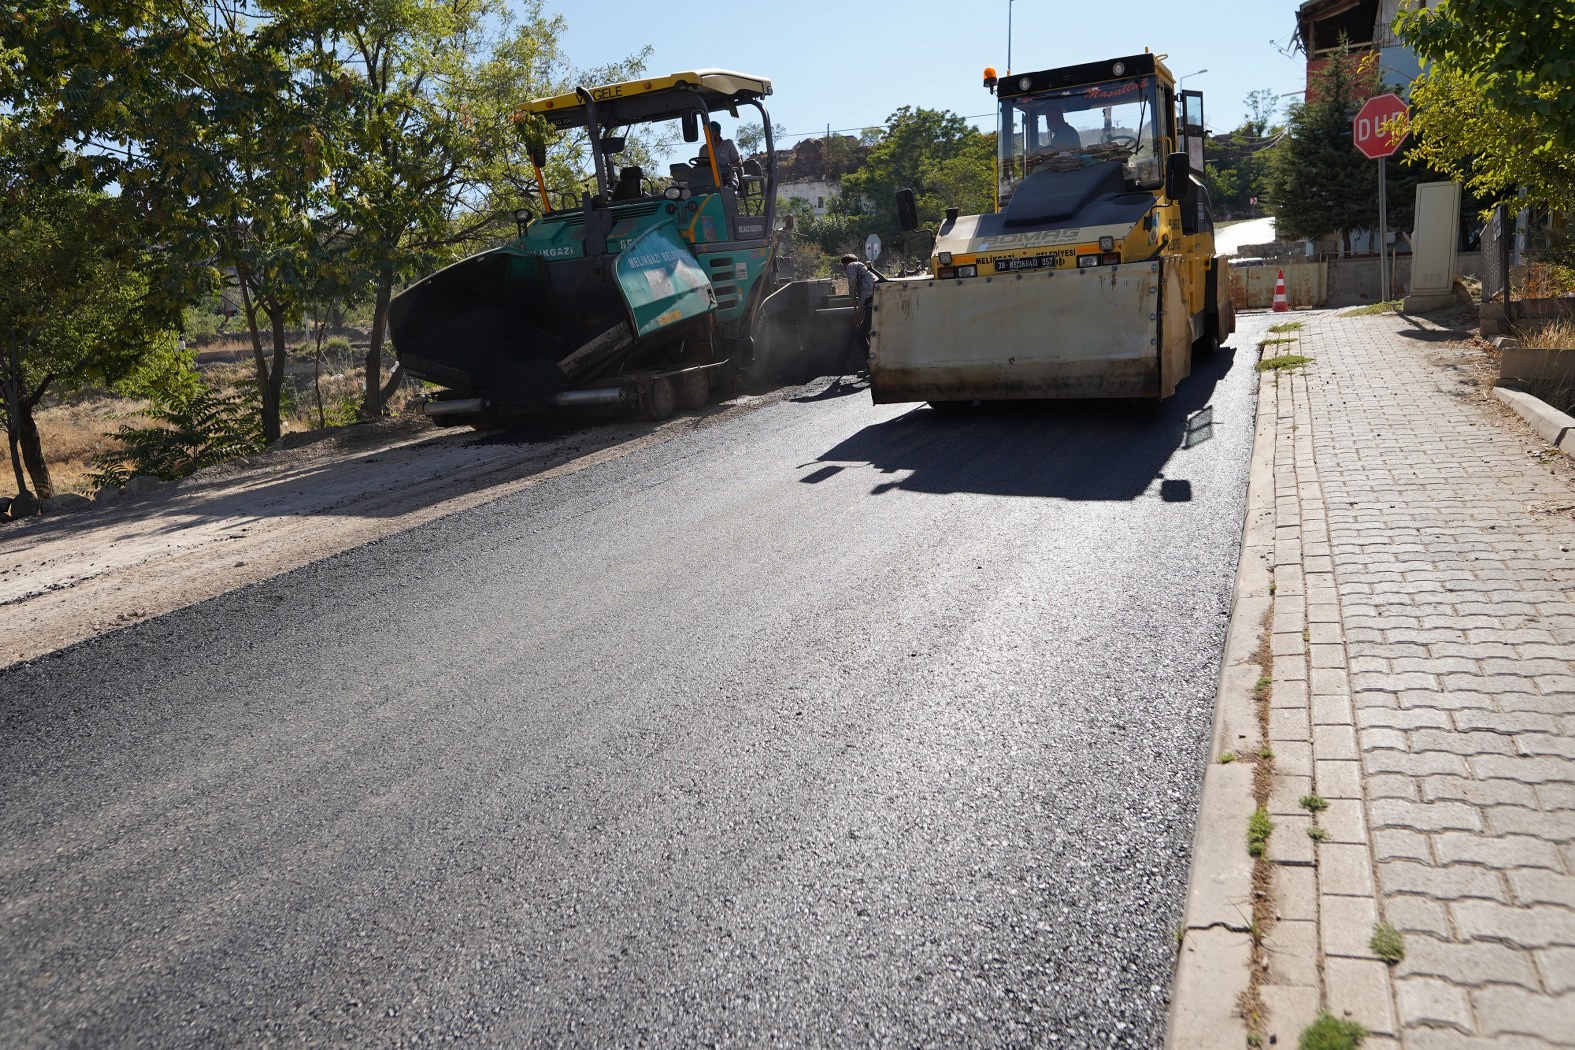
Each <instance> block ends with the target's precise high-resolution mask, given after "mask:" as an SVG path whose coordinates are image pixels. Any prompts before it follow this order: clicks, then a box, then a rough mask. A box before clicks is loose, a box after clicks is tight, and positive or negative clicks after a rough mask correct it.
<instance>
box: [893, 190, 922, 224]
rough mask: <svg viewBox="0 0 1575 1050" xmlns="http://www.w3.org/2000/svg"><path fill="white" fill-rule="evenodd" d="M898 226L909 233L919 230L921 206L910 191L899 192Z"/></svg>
mask: <svg viewBox="0 0 1575 1050" xmlns="http://www.w3.org/2000/svg"><path fill="white" fill-rule="evenodd" d="M897 225H898V226H900V227H902V229H903V231H904V232H907V233H912V232H913V231H914V230H917V229H918V228H919V205H918V203H917V202H916V201H914V199H913V191H912V190H910V189H900V190H898V191H897Z"/></svg>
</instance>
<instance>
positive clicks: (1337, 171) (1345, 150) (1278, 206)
mask: <svg viewBox="0 0 1575 1050" xmlns="http://www.w3.org/2000/svg"><path fill="white" fill-rule="evenodd" d="M1374 57H1376V56H1370V55H1364V56H1352V55H1349V54H1347V53H1345V52H1344V51H1343V50H1342V52H1341V53H1340V54H1337V55H1336V56H1334V57H1333V58H1332V59H1331V60H1330V61H1329V64H1328V65H1326V66H1325V67H1324V68H1323V69H1321V70H1319V71H1317V72H1316V73H1314V74H1313V75H1312V77H1311V78H1310V80H1309V82H1308V85H1307V88H1308V90H1307V101H1306V102H1303V103H1298V104H1295V105H1292V106H1291V110H1290V117H1289V120H1288V127H1287V131H1286V135H1285V138H1284V139H1282V140H1281V141H1280V143H1279V144H1278V145H1277V146H1275V147H1274V150H1273V158H1272V160H1271V162H1270V168H1269V172H1268V179H1267V187H1266V188H1267V191H1268V199H1269V202H1270V205H1271V206H1272V208H1273V210H1274V218H1275V229H1276V232H1277V233H1278V234H1279V235H1280V236H1281V237H1282V238H1291V237H1307V238H1317V237H1326V236H1329V235H1331V234H1335V233H1342V234H1343V235H1344V248H1345V251H1347V252H1349V251H1350V249H1351V243H1350V239H1351V238H1350V232H1351V231H1352V230H1354V229H1374V228H1376V227H1377V225H1378V170H1377V168H1376V167H1375V166H1374V163H1373V162H1372V161H1370V160H1368V159H1367V158H1366V157H1364V156H1362V155H1361V154H1360V153H1358V152H1357V150H1356V147H1355V146H1353V145H1352V143H1351V120H1352V118H1353V117H1355V115H1356V111H1357V110H1358V109H1360V108H1361V106H1362V103H1363V102H1365V101H1366V100H1367V99H1368V98H1370V97H1371V96H1373V95H1375V94H1378V93H1379V88H1380V83H1381V82H1380V81H1379V79H1378V77H1379V74H1378V68H1377V63H1376V62H1374V61H1371V59H1373V58H1374Z"/></svg>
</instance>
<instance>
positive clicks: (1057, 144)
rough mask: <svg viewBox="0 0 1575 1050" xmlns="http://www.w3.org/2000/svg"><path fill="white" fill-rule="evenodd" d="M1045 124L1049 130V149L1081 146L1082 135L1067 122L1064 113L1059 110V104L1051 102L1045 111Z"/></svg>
mask: <svg viewBox="0 0 1575 1050" xmlns="http://www.w3.org/2000/svg"><path fill="white" fill-rule="evenodd" d="M1045 124H1046V127H1047V130H1048V131H1049V132H1050V148H1051V149H1053V150H1060V149H1082V148H1083V139H1082V136H1080V135H1078V133H1077V129H1076V128H1074V127H1073V126H1072V125H1071V124H1069V123H1067V119H1066V114H1065V113H1062V112H1061V107H1060V106H1059V105H1057V104H1053V103H1052V104H1051V106H1050V108H1049V109H1048V110H1046V111H1045Z"/></svg>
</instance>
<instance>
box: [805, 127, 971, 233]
mask: <svg viewBox="0 0 1575 1050" xmlns="http://www.w3.org/2000/svg"><path fill="white" fill-rule="evenodd" d="M836 141H839V142H840V141H841V140H836ZM994 187H995V136H994V135H992V134H989V133H986V132H980V131H976V130H975V129H974V128H973V127H972V125H970V124H969V123H968V122H967V121H966V120H964V119H963V118H962V117H960V116H958V115H957V114H955V113H952V112H950V111H948V110H934V109H915V108H913V107H910V106H903V107H902V108H901V109H899V110H897V111H896V112H895V113H893V114H892V115H891V116H890V117H889V118H887V126H886V131H885V134H884V135H882V136H881V137H880V139H879V141H877V142H876V143H875V144H874V145H873V146H871V147H870V151H869V156H868V158H867V159H866V161H865V163H864V166H863V167H862V168H860V169H859V170H858V171H855V172H852V173H851V174H848V175H845V176H844V177H843V179H842V195H841V196H840V197H839V198H838V199H837V202H836V209H837V210H838V211H840V212H841V213H843V214H848V215H857V216H860V217H861V218H863V219H864V220H865V223H864V225H865V227H866V228H867V232H873V233H877V234H879V235H880V236H881V239H882V240H893V241H894V240H895V239H897V238H899V237H900V236H901V232H902V231H901V230H900V228H899V227H898V225H897V212H896V205H895V204H894V203H893V201H894V198H895V195H896V192H897V190H899V189H904V188H907V189H912V190H913V191H914V195H915V198H916V200H917V203H918V206H919V221H920V223H921V225H925V224H928V225H932V226H934V225H938V224H939V223H940V221H941V218H942V216H943V214H944V212H945V210H946V208H947V207H957V208H959V209H961V210H962V211H963V212H966V213H978V212H983V211H990V210H993V208H994V204H995V196H994V195H995V188H994Z"/></svg>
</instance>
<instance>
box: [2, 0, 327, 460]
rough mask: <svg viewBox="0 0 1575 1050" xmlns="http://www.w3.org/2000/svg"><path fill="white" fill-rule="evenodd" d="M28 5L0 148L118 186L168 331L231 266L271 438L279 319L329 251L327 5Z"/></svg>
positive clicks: (60, 175)
mask: <svg viewBox="0 0 1575 1050" xmlns="http://www.w3.org/2000/svg"><path fill="white" fill-rule="evenodd" d="M23 3H24V8H23V10H22V11H21V12H20V13H19V15H18V16H17V17H15V18H13V20H12V22H11V24H10V25H9V26H8V29H9V30H10V31H11V33H12V34H13V35H12V39H13V40H14V41H16V43H17V46H18V50H19V51H20V52H21V53H22V55H23V61H22V63H21V65H20V67H19V68H18V69H17V70H16V71H15V73H14V74H13V75H11V76H8V77H6V78H4V79H0V103H6V104H9V105H10V106H11V107H12V108H13V109H14V111H15V112H16V113H17V118H16V119H15V120H13V121H12V122H11V123H9V124H8V125H6V126H5V127H3V128H0V146H3V145H10V146H12V147H13V148H15V149H17V150H18V151H19V152H21V153H23V154H24V155H26V156H27V157H29V158H30V160H31V162H32V163H31V170H30V172H29V174H30V176H31V177H32V178H34V179H35V180H37V179H42V180H52V181H54V182H56V183H58V184H59V185H61V186H65V187H69V186H71V185H73V184H74V183H77V182H86V183H87V184H88V185H90V186H91V187H93V188H95V189H103V188H110V187H113V188H114V189H116V190H118V192H119V195H120V196H121V197H122V198H123V199H124V200H125V201H126V202H127V203H128V205H129V207H130V211H129V212H128V218H130V219H131V220H132V221H133V224H134V225H135V226H136V228H137V229H138V230H139V232H140V240H141V242H142V243H145V244H149V245H151V244H157V245H158V246H159V254H160V257H161V258H163V259H165V260H167V266H166V270H165V274H164V278H163V280H161V281H159V282H153V283H151V284H150V287H149V290H148V295H149V300H150V304H149V305H150V307H156V308H161V309H162V310H163V311H164V312H165V313H166V314H167V315H168V316H169V317H170V319H171V320H172V321H174V320H176V319H177V318H178V316H179V309H180V307H181V306H183V305H184V304H185V303H187V302H190V301H192V300H194V299H195V298H197V296H198V295H199V294H200V293H201V292H203V291H205V290H207V288H208V287H211V285H212V284H213V283H214V282H215V281H216V280H217V279H218V276H219V270H218V267H225V268H228V269H229V270H231V271H232V272H233V274H234V279H235V281H236V283H237V284H238V286H239V290H240V292H241V295H242V299H243V304H244V308H245V313H246V317H247V321H248V326H249V328H250V331H251V335H252V344H253V351H254V361H255V366H256V371H257V380H258V383H257V385H258V392H259V397H260V399H261V407H262V413H263V420H264V431H265V433H266V435H267V437H268V438H269V439H270V440H272V439H273V438H276V437H277V436H278V435H279V431H280V408H281V404H280V402H281V391H282V384H283V380H284V367H285V350H286V347H285V326H286V324H287V323H289V322H290V321H293V320H295V319H296V318H297V317H298V316H299V313H300V304H301V301H302V298H303V286H304V285H305V284H306V279H307V275H308V274H310V273H311V272H312V270H313V269H314V255H315V253H316V252H317V251H318V250H319V247H320V245H321V243H322V238H321V233H320V231H319V229H318V228H317V222H318V220H319V218H320V217H321V216H322V215H324V214H325V211H326V197H325V195H326V191H327V188H328V183H327V181H326V174H327V171H328V155H327V141H326V140H325V138H324V136H323V134H322V132H321V131H320V130H319V129H320V128H321V127H324V126H331V125H332V124H333V123H334V121H335V118H334V111H335V108H336V107H339V108H342V106H341V105H340V104H341V103H342V101H343V93H342V91H341V90H340V85H339V83H338V81H337V80H335V79H334V78H332V77H331V76H330V75H329V74H331V73H332V69H331V68H325V65H324V63H323V61H322V58H323V55H322V49H321V47H320V46H316V45H318V44H319V43H320V41H321V40H322V39H323V36H324V33H325V25H324V22H323V19H324V18H325V17H326V16H327V12H328V11H329V10H330V9H331V5H322V4H319V3H317V2H316V0H263V2H259V3H256V4H250V3H247V2H246V0H229V2H227V3H226V2H216V3H212V4H199V5H186V4H184V3H181V2H178V0H148V2H146V3H141V4H135V5H128V4H120V3H114V2H111V0H75V2H73V0H23ZM63 157H69V158H71V160H72V161H73V163H72V164H70V165H66V164H63V163H62V158H63ZM262 319H265V320H266V321H267V328H268V331H269V334H270V337H271V339H270V341H271V344H272V347H271V352H265V351H264V348H263V342H262V337H261V329H262V324H261V320H262Z"/></svg>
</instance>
